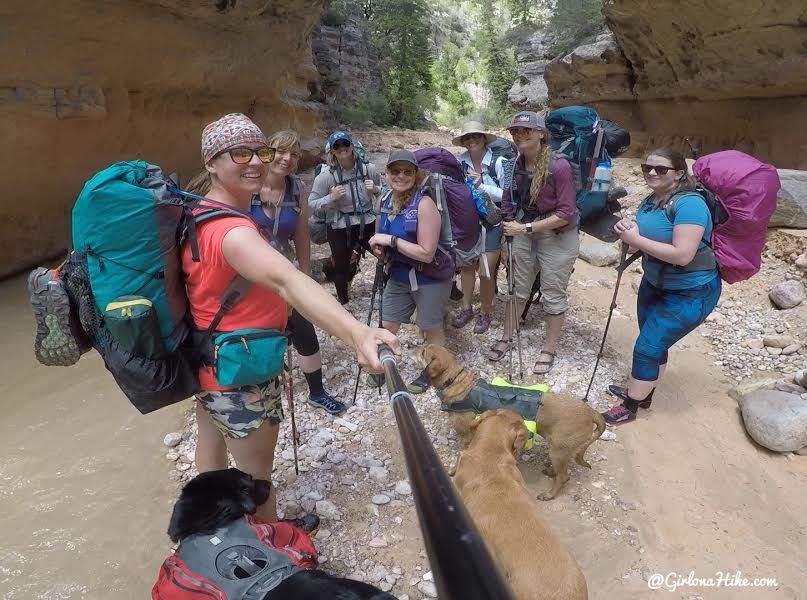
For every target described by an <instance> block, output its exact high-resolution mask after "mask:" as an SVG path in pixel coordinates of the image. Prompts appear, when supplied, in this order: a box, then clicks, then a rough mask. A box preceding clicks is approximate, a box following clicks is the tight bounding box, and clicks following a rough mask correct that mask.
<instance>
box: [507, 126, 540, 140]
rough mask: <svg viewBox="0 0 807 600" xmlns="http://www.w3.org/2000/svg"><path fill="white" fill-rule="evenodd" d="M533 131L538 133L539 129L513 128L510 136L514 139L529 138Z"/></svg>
mask: <svg viewBox="0 0 807 600" xmlns="http://www.w3.org/2000/svg"><path fill="white" fill-rule="evenodd" d="M533 131H538V130H537V129H530V128H528V127H513V128H512V129H511V130H510V135H511V136H512V137H514V138H517V137H529V136H530V135H531V134H532V132H533Z"/></svg>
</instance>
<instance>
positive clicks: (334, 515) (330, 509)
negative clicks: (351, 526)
mask: <svg viewBox="0 0 807 600" xmlns="http://www.w3.org/2000/svg"><path fill="white" fill-rule="evenodd" d="M316 507H317V514H318V515H319V516H320V517H322V518H323V519H331V520H332V521H339V520H341V519H342V513H341V512H339V509H338V508H336V505H335V504H334V503H333V502H331V501H330V500H319V501H318V502H317V504H316Z"/></svg>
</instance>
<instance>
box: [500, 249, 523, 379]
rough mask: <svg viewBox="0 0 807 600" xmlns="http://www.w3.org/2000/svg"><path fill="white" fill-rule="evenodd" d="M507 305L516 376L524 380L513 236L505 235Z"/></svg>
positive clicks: (511, 370) (511, 369)
mask: <svg viewBox="0 0 807 600" xmlns="http://www.w3.org/2000/svg"><path fill="white" fill-rule="evenodd" d="M505 239H506V241H507V267H508V268H507V271H508V273H507V306H508V309H507V310H508V313H509V314H510V326H511V327H513V328H514V329H515V334H516V350H517V352H518V376H519V380H520V381H523V380H524V362H523V357H522V355H521V324H520V322H519V314H518V308H517V306H516V280H515V276H514V274H513V273H514V271H513V236H507V237H506V238H505ZM509 362H510V365H509V373H508V374H509V377H510V381H511V382H512V381H513V343H512V340H511V341H510V360H509Z"/></svg>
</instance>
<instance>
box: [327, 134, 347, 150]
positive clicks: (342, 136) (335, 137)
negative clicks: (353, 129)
mask: <svg viewBox="0 0 807 600" xmlns="http://www.w3.org/2000/svg"><path fill="white" fill-rule="evenodd" d="M341 140H344V141H346V142H348V143H349V144H350V145H351V146H352V145H353V138H352V137H350V134H349V133H348V132H347V131H334V132H333V133H332V134H331V136H330V137H329V138H328V142H327V143H326V144H325V152H330V151H331V148H333V145H334V144H335V143H336V142H339V141H341Z"/></svg>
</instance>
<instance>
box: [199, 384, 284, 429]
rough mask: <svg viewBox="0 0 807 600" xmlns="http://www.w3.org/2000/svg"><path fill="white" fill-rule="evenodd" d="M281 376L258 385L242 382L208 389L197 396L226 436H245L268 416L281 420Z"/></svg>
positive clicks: (274, 421)
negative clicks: (237, 385) (219, 389)
mask: <svg viewBox="0 0 807 600" xmlns="http://www.w3.org/2000/svg"><path fill="white" fill-rule="evenodd" d="M281 390H282V388H281V384H280V378H275V379H273V380H272V381H269V382H268V383H264V384H261V385H242V386H241V387H238V388H234V389H232V390H224V391H220V392H219V391H208V392H201V393H199V394H197V395H196V399H197V400H198V401H199V402H201V403H202V406H203V407H204V409H205V410H206V411H207V413H208V414H209V415H210V416H211V417H212V418H213V422H214V423H215V424H216V427H218V428H219V431H221V433H223V434H224V435H225V436H226V437H230V438H242V437H246V436H247V435H249V434H250V433H252V432H253V431H255V430H256V429H258V427H260V426H261V425H262V424H263V422H264V421H266V420H267V419H268V420H269V422H270V423H273V424H275V425H276V424H278V423H280V421H281V420H282V419H283V404H282V402H281Z"/></svg>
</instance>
